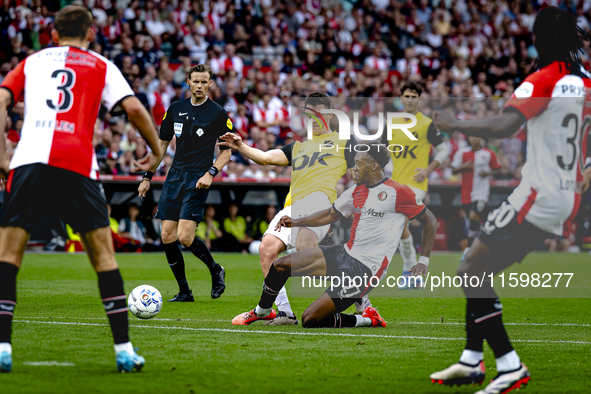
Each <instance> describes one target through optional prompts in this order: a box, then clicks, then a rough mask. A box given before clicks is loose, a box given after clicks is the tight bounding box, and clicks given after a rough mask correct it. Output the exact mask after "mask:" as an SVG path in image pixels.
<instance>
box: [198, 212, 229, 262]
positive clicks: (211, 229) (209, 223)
mask: <svg viewBox="0 0 591 394" xmlns="http://www.w3.org/2000/svg"><path fill="white" fill-rule="evenodd" d="M214 217H215V208H214V207H213V206H211V205H209V206H208V207H207V209H206V210H205V215H204V217H203V221H202V222H201V223H199V224H198V225H197V229H196V230H195V235H196V236H197V237H199V238H200V239H202V240H203V242H205V244H206V245H207V247H208V248H209V250H214V251H215V250H219V247H220V242H217V241H218V240H220V239H221V238H222V236H223V233H222V231H221V230H220V224H219V222H218V221H217V220H215V219H214Z"/></svg>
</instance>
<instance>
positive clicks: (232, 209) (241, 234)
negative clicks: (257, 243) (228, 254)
mask: <svg viewBox="0 0 591 394" xmlns="http://www.w3.org/2000/svg"><path fill="white" fill-rule="evenodd" d="M228 214H229V215H230V216H229V217H227V218H225V219H224V227H223V228H224V232H225V244H224V246H225V250H228V251H234V252H243V253H246V251H247V250H248V245H249V244H250V243H251V242H252V238H251V237H250V236H249V235H248V234H246V219H244V217H242V216H238V205H237V204H235V203H232V204H230V206H229V207H228Z"/></svg>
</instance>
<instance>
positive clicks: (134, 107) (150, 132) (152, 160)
mask: <svg viewBox="0 0 591 394" xmlns="http://www.w3.org/2000/svg"><path fill="white" fill-rule="evenodd" d="M121 106H122V107H123V109H124V110H125V112H126V113H127V116H128V117H129V120H130V122H131V123H132V124H133V125H134V126H135V128H137V130H138V131H139V132H140V134H141V136H142V137H144V139H145V140H146V143H147V144H148V146H149V147H150V149H151V150H152V152H151V154H150V153H149V154H148V155H147V156H146V157H147V158H148V159H147V160H146V161H144V162H137V163H136V165H137V167H138V168H139V169H140V170H142V171H150V170H151V168H154V169H155V168H157V167H158V164H160V161H159V160H162V157H163V156H164V152H165V151H166V149H165V150H164V151H163V150H162V144H160V143H159V140H160V139H159V138H158V133H157V132H156V129H155V128H154V123H153V122H152V118H151V117H150V114H149V113H148V111H147V110H146V108H145V107H144V105H143V104H142V103H141V102H140V100H138V98H137V97H135V96H129V97H127V98H126V99H124V100H123V101H122V102H121ZM167 146H168V145H167ZM156 161H158V162H156Z"/></svg>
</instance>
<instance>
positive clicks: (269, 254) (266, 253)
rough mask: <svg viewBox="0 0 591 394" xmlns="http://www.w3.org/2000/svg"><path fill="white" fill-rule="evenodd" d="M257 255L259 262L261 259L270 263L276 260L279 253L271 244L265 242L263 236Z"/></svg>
mask: <svg viewBox="0 0 591 394" xmlns="http://www.w3.org/2000/svg"><path fill="white" fill-rule="evenodd" d="M259 255H260V256H261V264H262V263H263V261H264V262H266V263H267V264H269V262H270V263H272V262H273V261H275V260H277V257H278V256H279V253H277V251H276V250H274V248H273V247H272V246H270V245H269V244H267V243H266V242H265V241H264V238H263V242H262V243H261V246H260V248H259Z"/></svg>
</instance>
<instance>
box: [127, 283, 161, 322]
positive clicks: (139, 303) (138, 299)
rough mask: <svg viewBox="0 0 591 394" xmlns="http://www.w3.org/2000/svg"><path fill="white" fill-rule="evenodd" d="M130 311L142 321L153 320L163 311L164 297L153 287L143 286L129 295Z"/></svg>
mask: <svg viewBox="0 0 591 394" xmlns="http://www.w3.org/2000/svg"><path fill="white" fill-rule="evenodd" d="M127 305H128V308H129V311H130V312H131V314H132V315H134V316H135V317H139V318H140V319H151V318H153V317H154V316H156V315H157V314H158V313H159V312H160V309H162V295H161V294H160V292H159V291H158V290H157V289H156V288H155V287H153V286H150V285H141V286H138V287H136V288H135V289H133V290H132V291H131V293H129V298H128V299H127Z"/></svg>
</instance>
